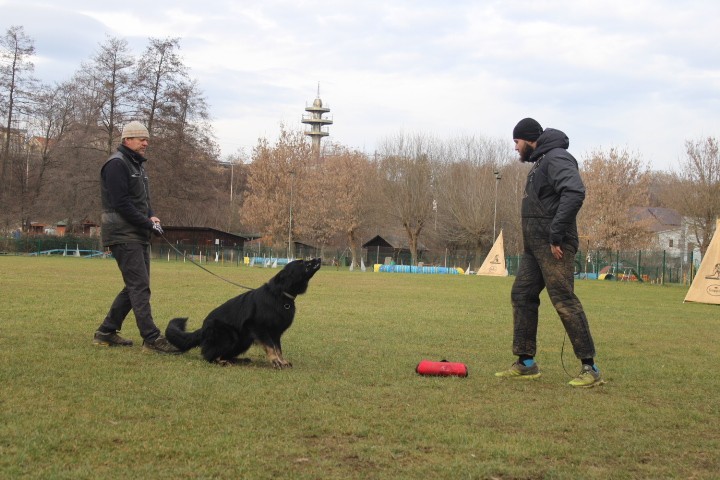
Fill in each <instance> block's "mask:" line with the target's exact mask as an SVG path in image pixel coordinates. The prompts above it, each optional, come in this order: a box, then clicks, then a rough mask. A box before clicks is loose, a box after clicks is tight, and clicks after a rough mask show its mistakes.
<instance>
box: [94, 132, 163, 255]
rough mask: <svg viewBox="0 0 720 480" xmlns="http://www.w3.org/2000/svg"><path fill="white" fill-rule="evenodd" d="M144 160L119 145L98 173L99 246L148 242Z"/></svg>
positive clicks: (147, 201) (148, 212)
mask: <svg viewBox="0 0 720 480" xmlns="http://www.w3.org/2000/svg"><path fill="white" fill-rule="evenodd" d="M145 161H146V159H145V157H143V156H142V155H140V154H138V153H136V152H133V151H132V150H130V149H129V148H127V147H125V146H123V145H121V146H120V147H118V150H117V152H115V153H114V154H113V155H111V156H110V158H108V160H107V161H106V162H105V164H104V165H103V167H102V169H101V170H100V184H101V199H102V207H103V214H102V242H103V246H105V247H108V246H110V245H116V244H120V243H143V244H147V243H149V241H150V232H151V229H152V226H153V224H152V221H151V220H150V217H151V216H153V211H152V208H151V207H150V186H149V183H148V177H147V174H146V173H145V169H144V168H143V163H145Z"/></svg>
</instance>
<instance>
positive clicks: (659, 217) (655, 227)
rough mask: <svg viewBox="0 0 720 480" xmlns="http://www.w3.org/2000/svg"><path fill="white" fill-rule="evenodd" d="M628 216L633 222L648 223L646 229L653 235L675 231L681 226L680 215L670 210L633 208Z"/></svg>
mask: <svg viewBox="0 0 720 480" xmlns="http://www.w3.org/2000/svg"><path fill="white" fill-rule="evenodd" d="M630 214H631V215H632V218H633V220H636V221H642V220H645V221H648V225H649V227H648V228H649V229H650V230H651V231H652V232H655V233H658V232H665V231H667V230H676V229H678V228H680V227H681V226H682V215H680V214H679V213H678V212H677V211H675V210H673V209H671V208H662V207H633V208H632V209H631V210H630Z"/></svg>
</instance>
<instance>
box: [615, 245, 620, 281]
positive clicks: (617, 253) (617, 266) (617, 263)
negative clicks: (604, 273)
mask: <svg viewBox="0 0 720 480" xmlns="http://www.w3.org/2000/svg"><path fill="white" fill-rule="evenodd" d="M619 271H620V250H616V251H615V281H616V282H617V281H618V276H619V275H618V272H619Z"/></svg>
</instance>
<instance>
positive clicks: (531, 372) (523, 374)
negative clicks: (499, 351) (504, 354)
mask: <svg viewBox="0 0 720 480" xmlns="http://www.w3.org/2000/svg"><path fill="white" fill-rule="evenodd" d="M540 375H542V374H541V373H540V368H539V367H538V364H537V362H535V363H533V364H532V365H531V366H529V367H526V366H525V365H523V364H522V363H520V362H515V363H513V364H512V365H510V368H508V369H507V370H503V371H502V372H497V373H495V376H496V377H501V378H512V379H517V380H532V379H534V378H539V377H540Z"/></svg>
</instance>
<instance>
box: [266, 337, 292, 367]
mask: <svg viewBox="0 0 720 480" xmlns="http://www.w3.org/2000/svg"><path fill="white" fill-rule="evenodd" d="M262 346H263V348H264V349H265V354H266V355H267V358H268V360H269V361H270V363H272V365H273V367H275V368H288V367H292V363H290V362H288V361H287V360H285V359H284V358H283V356H282V349H281V348H280V345H276V344H269V343H264V342H263V343H262Z"/></svg>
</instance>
